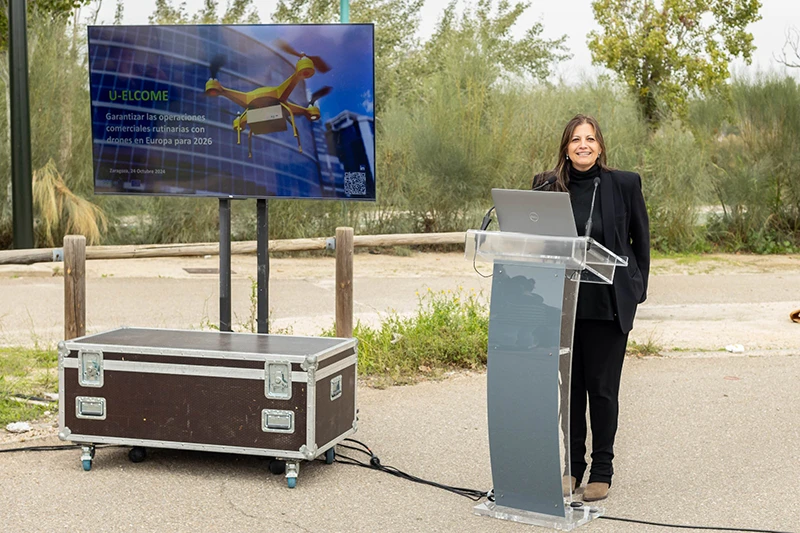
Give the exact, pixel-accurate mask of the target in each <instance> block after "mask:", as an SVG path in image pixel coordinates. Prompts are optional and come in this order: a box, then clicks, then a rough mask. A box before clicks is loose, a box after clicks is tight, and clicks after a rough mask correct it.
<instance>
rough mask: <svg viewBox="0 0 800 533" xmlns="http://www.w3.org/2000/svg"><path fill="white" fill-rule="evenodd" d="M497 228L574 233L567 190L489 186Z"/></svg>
mask: <svg viewBox="0 0 800 533" xmlns="http://www.w3.org/2000/svg"><path fill="white" fill-rule="evenodd" d="M492 200H493V201H494V210H495V213H497V223H498V224H499V225H500V231H510V232H515V233H528V234H532V235H547V236H551V237H577V236H578V231H577V230H576V228H575V217H574V216H573V214H572V204H571V203H570V201H569V193H566V192H547V191H529V190H524V189H523V190H518V189H492Z"/></svg>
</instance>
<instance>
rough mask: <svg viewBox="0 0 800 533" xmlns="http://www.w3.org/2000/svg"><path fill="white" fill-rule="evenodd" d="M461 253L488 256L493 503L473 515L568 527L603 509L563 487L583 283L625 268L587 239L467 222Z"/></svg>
mask: <svg viewBox="0 0 800 533" xmlns="http://www.w3.org/2000/svg"><path fill="white" fill-rule="evenodd" d="M465 249H466V252H465V257H466V259H467V260H469V261H473V262H477V261H481V262H493V263H494V268H493V272H494V274H493V279H492V298H491V305H490V311H489V353H488V384H487V392H488V393H487V404H488V405H487V408H488V419H489V450H490V456H491V464H492V481H493V484H494V489H493V490H494V501H489V502H486V503H482V504H480V505H477V506H476V507H475V513H476V514H479V515H486V516H491V517H494V518H501V519H504V520H513V521H515V522H524V523H528V524H535V525H540V526H545V527H550V528H554V529H560V530H563V531H570V530H572V529H574V528H576V527H578V526H580V525H582V524H585V523H586V522H589V521H591V520H592V519H594V518H597V517H599V516H600V515H602V513H603V509H602V508H599V507H593V506H589V505H582V504H581V502H576V503H575V504H573V501H572V494H564V491H563V489H562V478H563V477H564V476H566V477H567V478H568V477H569V476H570V456H569V396H570V372H571V370H572V334H573V328H574V325H575V311H576V307H577V303H578V287H579V286H580V283H606V284H610V283H613V281H614V270H615V269H616V267H618V266H627V264H628V260H627V258H623V257H619V256H617V255H615V254H614V253H613V252H611V251H610V250H608V249H607V248H605V247H603V246H602V245H600V244H598V243H597V242H596V241H594V240H593V239H591V238H589V237H577V238H571V237H546V236H540V235H528V234H523V233H508V232H492V231H478V230H469V231H468V232H467V236H466V247H465Z"/></svg>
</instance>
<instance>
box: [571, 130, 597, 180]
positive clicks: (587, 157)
mask: <svg viewBox="0 0 800 533" xmlns="http://www.w3.org/2000/svg"><path fill="white" fill-rule="evenodd" d="M567 155H569V159H570V161H572V166H573V167H575V169H576V170H580V171H586V170H589V169H590V168H592V167H593V166H594V164H595V162H596V161H597V158H598V157H600V144H599V143H598V142H597V139H596V138H595V136H594V128H593V127H592V125H591V124H581V125H580V126H578V127H577V128H575V131H574V132H572V138H571V139H570V141H569V144H568V145H567Z"/></svg>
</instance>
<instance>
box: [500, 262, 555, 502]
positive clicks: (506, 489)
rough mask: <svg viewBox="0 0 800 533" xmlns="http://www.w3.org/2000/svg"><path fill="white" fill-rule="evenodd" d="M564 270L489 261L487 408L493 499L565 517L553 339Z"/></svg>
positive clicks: (553, 267)
mask: <svg viewBox="0 0 800 533" xmlns="http://www.w3.org/2000/svg"><path fill="white" fill-rule="evenodd" d="M564 276H565V268H564V267H563V266H558V265H548V266H541V265H535V264H530V263H522V264H520V263H495V267H494V279H493V280H492V301H491V312H490V319H489V353H488V398H487V401H488V410H489V417H488V418H489V444H490V453H491V462H492V479H493V481H494V494H495V498H496V502H497V505H501V506H504V507H511V508H515V509H522V510H526V511H531V512H535V513H541V514H545V515H550V516H558V517H564V516H565V509H564V498H563V495H562V488H561V476H562V471H561V468H562V464H563V463H562V460H563V459H562V451H561V449H560V443H559V440H560V438H559V400H560V397H561V394H560V391H559V365H560V361H561V359H562V358H561V357H560V356H559V353H560V351H559V348H560V346H559V343H560V340H561V315H562V305H563V297H564Z"/></svg>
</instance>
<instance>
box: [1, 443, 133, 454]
mask: <svg viewBox="0 0 800 533" xmlns="http://www.w3.org/2000/svg"><path fill="white" fill-rule="evenodd" d="M81 446H82V445H81V444H64V445H58V446H27V447H24V448H6V449H4V450H0V453H8V452H54V451H58V450H76V449H77V450H79V449H80V448H81ZM94 447H95V448H97V449H100V448H122V447H123V446H117V445H116V444H95V446H94Z"/></svg>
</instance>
